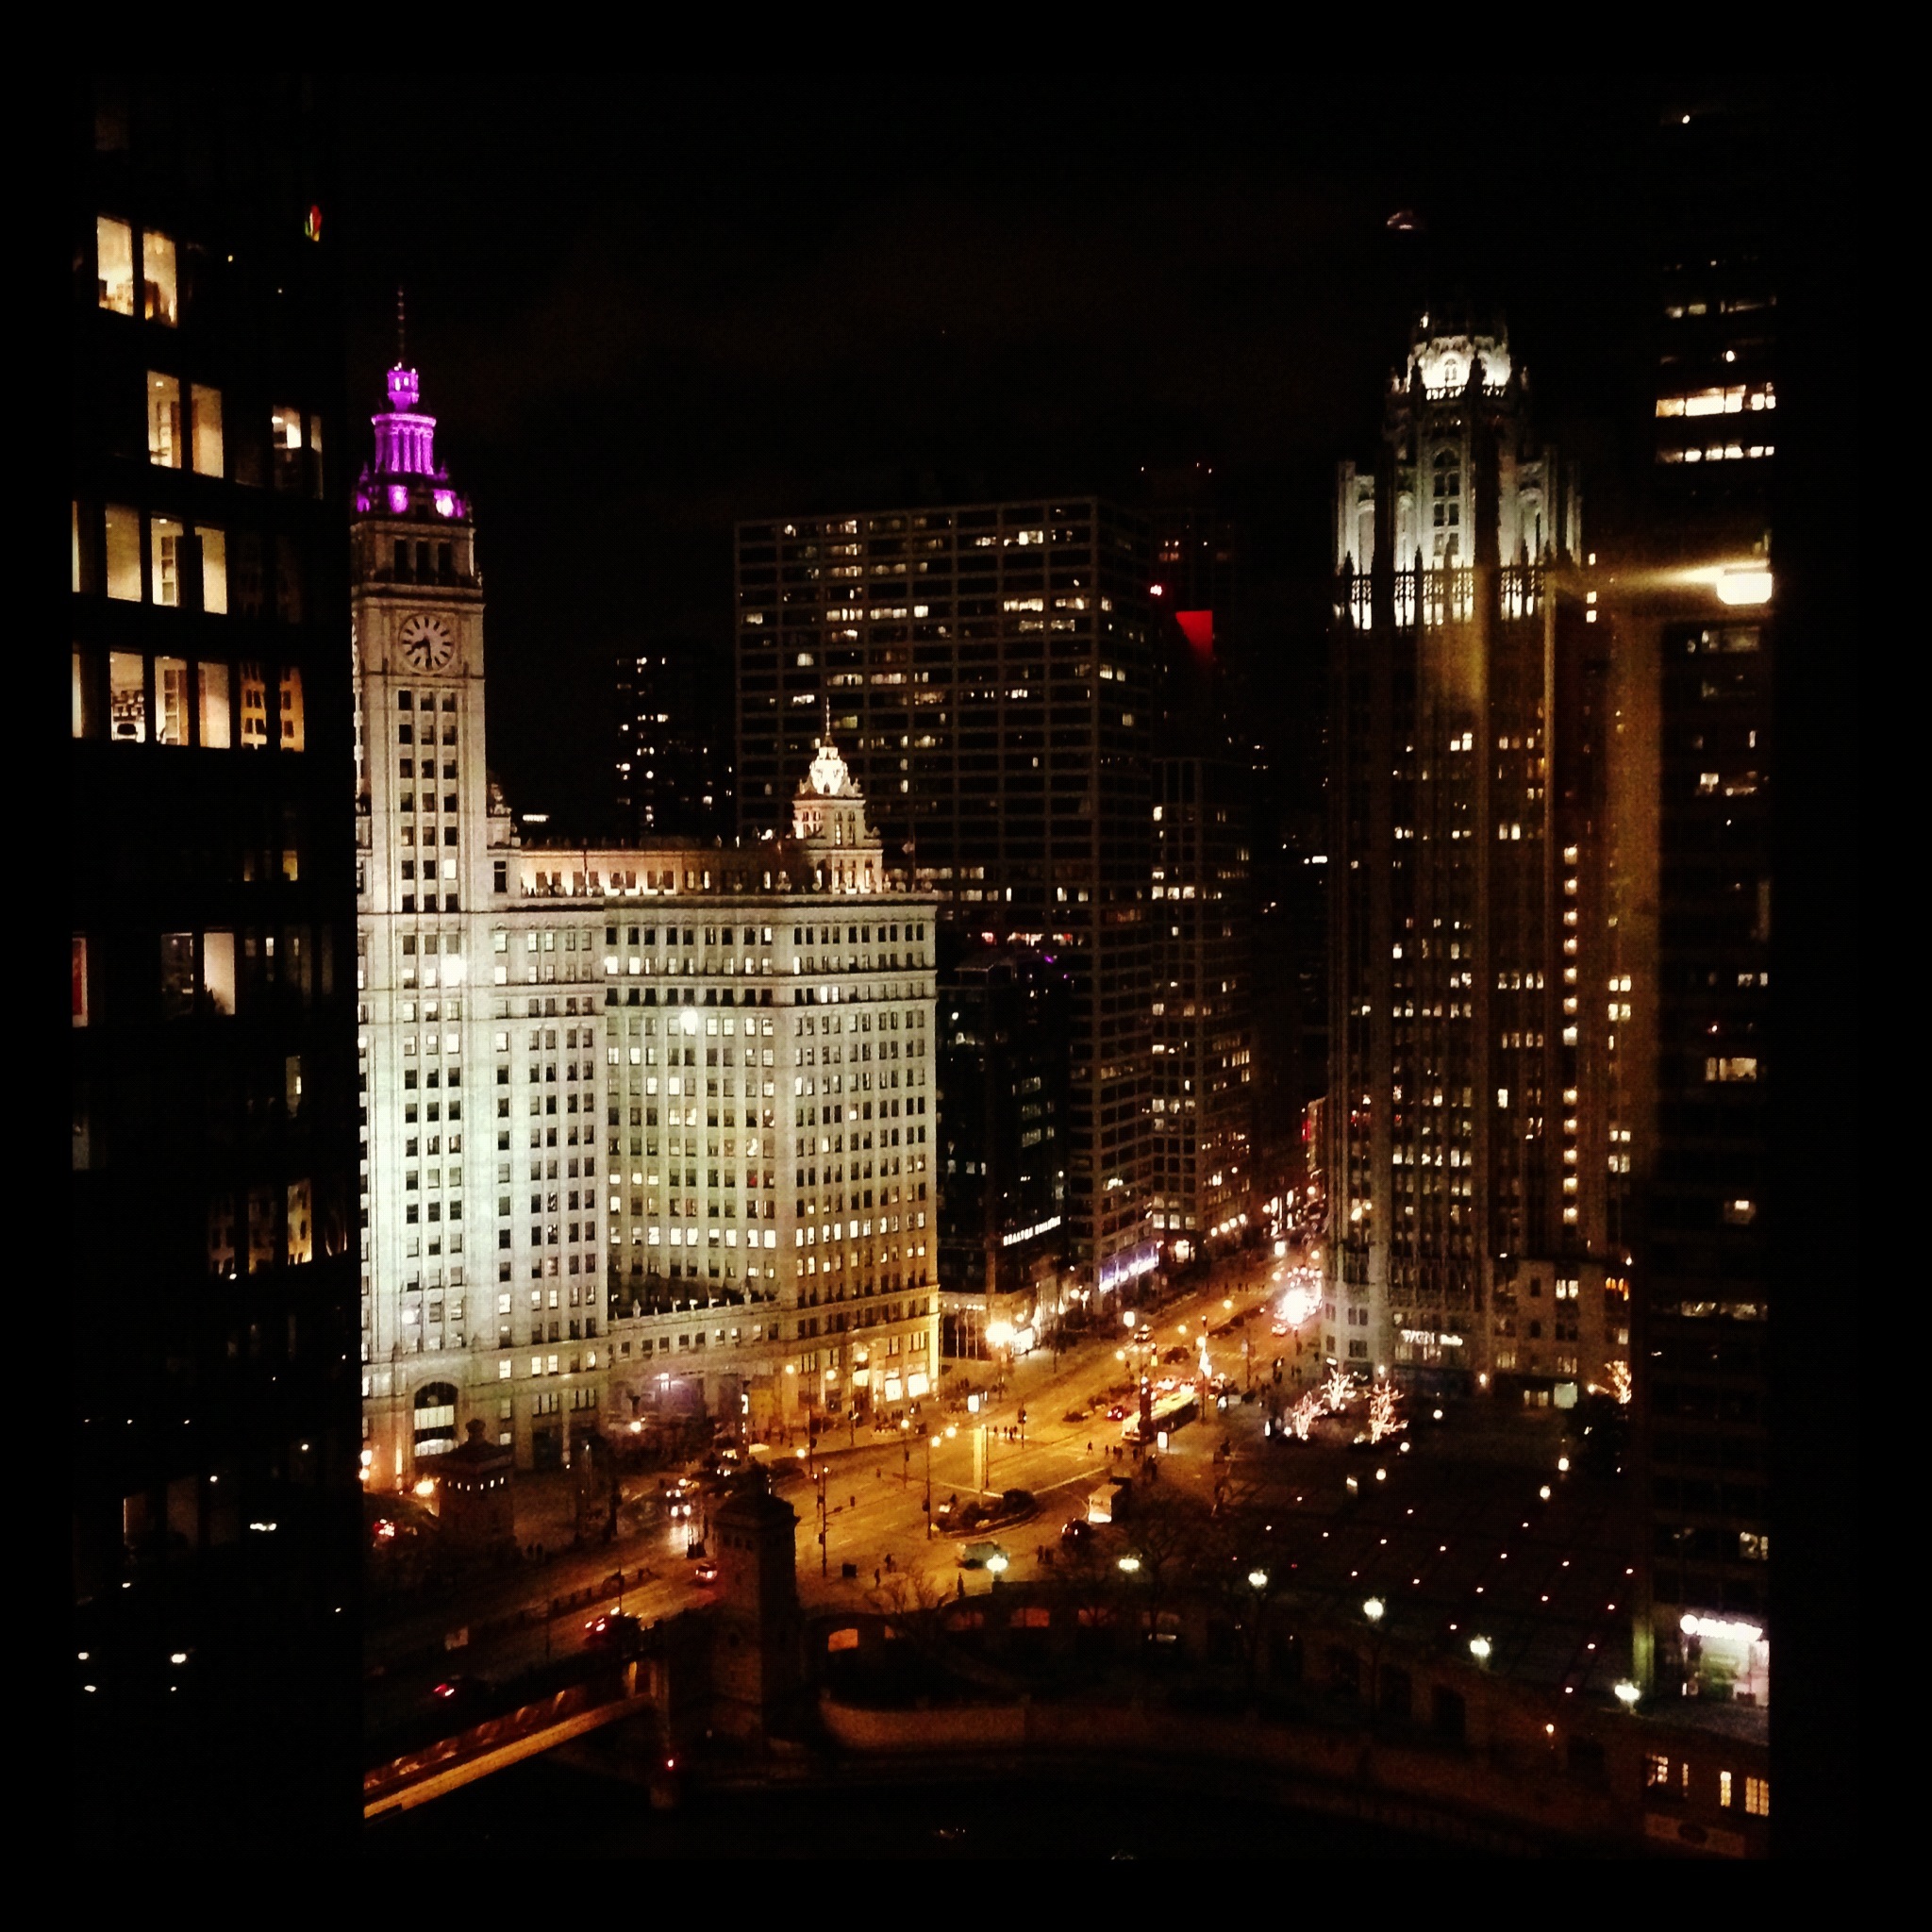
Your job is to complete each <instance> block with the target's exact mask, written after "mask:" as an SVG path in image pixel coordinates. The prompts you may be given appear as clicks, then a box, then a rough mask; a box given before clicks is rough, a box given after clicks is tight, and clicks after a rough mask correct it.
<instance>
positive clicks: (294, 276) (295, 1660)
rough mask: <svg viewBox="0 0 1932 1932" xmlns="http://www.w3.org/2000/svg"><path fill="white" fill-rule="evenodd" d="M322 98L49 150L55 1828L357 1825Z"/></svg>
mask: <svg viewBox="0 0 1932 1932" xmlns="http://www.w3.org/2000/svg"><path fill="white" fill-rule="evenodd" d="M330 136H331V125H330V119H329V116H328V114H327V113H326V112H325V111H324V110H323V108H321V107H320V106H319V105H318V103H317V100H316V98H315V96H314V94H313V92H312V91H311V89H310V88H309V87H308V85H306V84H304V83H302V82H299V81H296V80H292V79H290V80H269V79H264V80H262V81H260V82H259V83H258V87H257V89H256V91H255V92H252V93H249V94H246V95H245V96H244V94H243V93H242V92H240V91H238V90H220V91H218V90H215V89H212V88H203V87H200V86H197V85H192V84H190V83H186V82H183V81H181V80H180V79H179V78H178V77H176V76H165V77H156V78H153V79H150V80H145V81H142V82H141V83H139V84H138V85H133V86H129V87H122V86H117V85H114V84H111V83H101V84H97V85H91V86H84V87H83V88H81V89H80V90H78V98H77V99H76V100H75V104H74V124H73V126H72V129H71V142H72V146H73V149H74V152H73V153H72V155H71V162H72V174H71V176H70V179H71V182H72V198H71V200H70V204H69V220H70V225H71V228H72V241H73V247H74V269H75V278H74V291H73V301H74V313H73V317H72V327H73V340H74V344H75V360H74V390H73V415H72V429H71V435H70V448H69V461H70V482H71V493H72V497H73V521H74V563H73V591H72V599H71V611H70V626H71V631H72V637H73V671H74V714H73V745H72V767H71V769H72V780H73V805H72V823H73V834H72V837H73V851H72V854H71V856H70V859H69V870H70V874H71V877H72V880H73V902H74V909H73V952H74V962H73V964H74V974H73V977H74V1008H73V1035H72V1042H73V1044H72V1060H73V1083H74V1161H73V1194H72V1215H73V1236H72V1240H71V1249H72V1254H73V1257H74V1259H73V1264H72V1265H73V1268H74V1270H75V1282H74V1289H73V1294H72V1302H73V1307H74V1311H75V1312H74V1322H75V1335H74V1351H73V1361H74V1370H73V1378H74V1379H73V1402H74V1418H73V1435H72V1448H71V1452H70V1453H71V1468H72V1478H71V1480H72V1503H73V1530H74V1537H73V1548H74V1566H75V1567H74V1587H75V1624H76V1628H75V1638H76V1643H75V1649H76V1651H77V1654H78V1660H77V1663H76V1667H75V1668H76V1672H77V1681H76V1687H75V1689H76V1701H77V1704H78V1712H77V1719H78V1734H77V1743H76V1750H75V1763H76V1766H77V1768H78V1769H77V1777H76V1780H75V1805H76V1814H75V1815H76V1826H77V1829H78V1830H79V1832H80V1833H81V1836H82V1839H83V1840H84V1841H97V1842H99V1843H100V1844H101V1845H102V1846H103V1847H104V1848H107V1849H111V1850H113V1851H117V1852H121V1853H130V1854H131V1853H135V1852H138V1851H147V1850H150V1849H154V1848H165V1850H166V1851H167V1852H169V1853H173V1854H175V1855H183V1854H193V1853H197V1852H204V1853H205V1852H209V1851H213V1850H215V1849H216V1848H217V1847H219V1848H221V1849H222V1850H224V1851H228V1852H232V1851H234V1850H238V1849H240V1850H249V1851H267V1850H272V1849H275V1848H276V1847H289V1846H294V1845H299V1844H304V1843H308V1844H313V1843H314V1842H316V1841H317V1840H329V1839H331V1838H332V1837H333V1836H334V1835H335V1834H337V1833H338V1832H346V1831H347V1830H348V1829H349V1828H350V1827H351V1826H352V1824H353V1821H354V1819H355V1818H356V1816H357V1810H356V1786H355V1782H354V1779H353V1776H352V1775H351V1774H350V1773H351V1770H352V1767H353V1762H354V1753H355V1749H356V1742H357V1739H356V1721H355V1710H356V1703H355V1699H356V1686H357V1681H358V1678H357V1662H356V1657H355V1650H354V1645H355V1636H356V1618H355V1610H356V1565H357V1515H356V1512H357V1507H358V1503H357V1484H356V1442H357V1436H356V1383H355V1364H354V1359H353V1353H352V1349H353V1330H352V1328H351V1327H350V1325H349V1316H350V1312H351V1310H352V1309H353V1307H354V1305H355V1302H354V1298H355V1269H356V1259H355V1244H354V1236H353V1229H354V1224H355V1159H356V1140H355V1105H356V1103H355V1087H354V1081H355V1063H354V1059H353V1052H354V1046H353V1041H354V1008H353V1002H354V998H355V991H354V987H355V974H354V953H353V935H354V899H353V891H354V860H355V854H354V845H353V821H352V819H351V818H350V816H349V815H348V814H347V813H346V812H345V811H344V809H343V801H344V800H345V798H346V797H347V796H348V795H349V783H350V774H351V771H352V761H351V747H350V712H349V704H348V667H349V660H348V652H347V649H346V639H347V624H348V609H347V598H346V576H347V573H346V558H345V553H344V547H343V529H344V518H343V492H342V490H341V476H340V472H339V465H340V463H341V459H342V455H343V447H342V440H341V425H342V414H341V339H340V333H339V317H338V312H337V298H336V275H335V267H334V262H333V250H332V245H331V242H330V240H329V239H327V237H326V234H325V221H326V217H327V212H328V196H327V193H326V189H325V181H326V162H327V157H328V142H329V140H330Z"/></svg>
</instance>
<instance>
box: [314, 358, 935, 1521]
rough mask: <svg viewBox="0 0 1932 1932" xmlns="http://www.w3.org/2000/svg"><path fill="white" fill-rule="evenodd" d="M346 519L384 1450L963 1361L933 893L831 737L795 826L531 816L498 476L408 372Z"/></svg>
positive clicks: (365, 1373) (585, 1428)
mask: <svg viewBox="0 0 1932 1932" xmlns="http://www.w3.org/2000/svg"><path fill="white" fill-rule="evenodd" d="M389 402H390V408H388V409H387V410H385V411H383V412H381V413H379V414H378V415H376V416H375V418H374V419H373V420H374V425H375V460H374V462H373V463H372V464H371V465H370V467H369V468H368V469H367V470H366V471H365V472H364V473H363V476H362V479H361V482H360V485H359V487H358V494H357V506H356V508H357V514H356V520H355V525H354V534H353V545H354V617H355V691H356V706H357V758H358V771H357V799H356V809H357V814H358V880H357V885H358V909H359V920H358V1054H359V1063H358V1072H359V1074H360V1083H361V1104H362V1138H363V1145H362V1196H361V1257H362V1258H361V1271H362V1272H361V1346H362V1363H363V1369H362V1377H363V1379H362V1391H363V1437H364V1440H363V1450H364V1466H365V1471H366V1480H368V1481H369V1482H370V1483H371V1484H372V1485H374V1486H381V1487H393V1486H400V1485H404V1484H407V1483H408V1482H409V1481H411V1480H413V1479H414V1477H415V1476H416V1474H417V1473H418V1465H419V1463H421V1462H423V1461H424V1460H425V1459H427V1458H431V1457H435V1456H436V1455H439V1454H441V1453H443V1452H444V1451H446V1450H447V1449H450V1448H453V1447H454V1446H455V1445H456V1443H457V1442H458V1441H460V1440H461V1439H462V1436H463V1425H464V1424H466V1423H467V1422H468V1421H469V1420H470V1419H472V1418H473V1417H476V1418H481V1419H482V1420H483V1421H484V1422H485V1423H486V1424H488V1425H489V1427H490V1429H491V1432H492V1433H493V1434H494V1436H495V1437H496V1440H497V1441H500V1442H502V1443H505V1444H507V1445H508V1446H511V1447H513V1448H514V1450H515V1453H516V1457H517V1462H518V1466H519V1467H522V1468H533V1467H534V1468H542V1467H551V1466H556V1465H558V1464H560V1463H562V1462H563V1461H565V1460H566V1459H567V1458H568V1457H569V1456H570V1455H571V1453H572V1448H573V1445H574V1444H575V1443H576V1442H579V1441H582V1440H583V1439H584V1437H585V1436H586V1435H588V1434H589V1433H591V1432H592V1431H595V1430H598V1429H600V1428H603V1429H608V1428H613V1427H625V1426H628V1424H630V1423H631V1422H633V1421H637V1420H640V1419H641V1418H642V1417H643V1416H645V1415H646V1414H649V1413H651V1412H654V1411H672V1412H677V1411H685V1410H689V1409H691V1408H693V1407H699V1406H702V1407H704V1408H705V1409H706V1410H708V1412H709V1413H710V1414H712V1415H714V1416H716V1417H719V1418H720V1419H721V1420H723V1421H724V1422H726V1423H728V1424H741V1425H742V1426H744V1427H745V1428H746V1429H748V1430H749V1431H751V1432H753V1433H757V1432H759V1431H762V1430H764V1429H766V1428H768V1427H771V1426H773V1425H774V1424H781V1423H782V1424H797V1423H799V1422H802V1421H803V1420H805V1418H806V1417H807V1416H808V1415H809V1414H811V1413H814V1412H817V1413H820V1414H831V1415H840V1416H845V1415H850V1416H853V1417H866V1416H875V1415H878V1414H891V1413H894V1412H899V1411H903V1410H904V1409H906V1408H908V1407H910V1406H911V1405H913V1404H916V1403H918V1402H920V1401H922V1400H924V1399H925V1398H927V1397H928V1396H929V1395H930V1394H931V1393H932V1392H933V1382H934V1380H935V1378H936V1376H937V1374H938V1369H937V1359H936V1358H937V1356H938V1351H939V1343H938V1326H939V1321H938V1313H937V1301H936V1288H935V1281H936V1261H937V1252H938V1229H937V1207H938V1202H937V1197H936V1189H935V1186H934V1178H933V1174H932V1153H933V1149H934V1147H935V1144H936V1142H937V1139H938V1136H937V1131H936V1129H937V1121H936V1117H935V1114H934V1108H935V1105H936V1097H937V1096H936V1090H935V1089H934V1086H933V1082H932V1052H933V1048H932V1041H933V976H932V975H933V940H932V932H933V924H932V922H933V914H934V901H933V900H932V899H931V897H930V896H922V895H918V894H915V893H912V892H910V891H907V890H905V888H904V885H903V883H902V882H901V881H900V880H899V879H898V878H897V877H896V876H895V875H894V874H891V873H889V872H888V870H887V868H886V865H885V860H884V854H883V851H882V849H881V846H880V843H879V841H878V839H877V837H876V836H875V835H874V832H873V831H872V829H871V827H870V825H869V824H868V822H867V817H866V810H865V803H864V800H863V798H862V796H861V795H860V793H859V791H858V787H857V786H856V785H855V784H854V783H853V781H852V779H851V777H850V774H849V773H848V772H847V769H846V767H845V765H844V762H843V760H842V759H841V757H840V756H839V754H838V752H837V751H836V750H835V749H834V748H833V746H832V745H831V744H830V742H829V741H826V742H824V743H823V744H822V745H821V746H820V748H819V751H818V755H817V757H816V758H814V759H813V761H812V764H811V768H810V771H809V772H808V774H805V775H804V776H803V777H802V778H801V780H800V783H799V787H798V793H797V797H796V800H795V802H794V808H793V824H792V831H791V837H789V838H774V837H769V836H768V837H766V838H764V839H761V840H759V841H756V842H755V843H751V844H745V845H738V846H729V847H726V846H722V845H719V844H717V843H708V844H697V843H693V842H690V841H675V840H665V841H651V842H650V843H648V844H646V845H641V846H638V847H625V848H615V847H613V848H610V849H604V850H599V849H587V848H585V847H582V846H575V847H571V848H567V849H565V848H552V847H535V846H530V845H525V844H524V843H522V842H521V841H520V840H519V838H518V836H517V832H516V830H515V823H514V820H513V819H512V817H511V814H510V812H509V809H508V806H507V805H506V803H505V802H504V800H503V799H502V797H501V795H500V794H499V793H498V791H496V789H495V788H494V787H493V786H492V784H491V780H490V776H489V768H488V762H487V742H486V721H485V682H484V679H485V663H484V643H483V596H482V589H481V583H480V579H479V577H478V575H477V573H476V569H475V532H474V525H473V524H472V521H471V517H470V508H469V505H468V503H467V502H466V501H465V499H464V498H463V497H461V496H460V495H459V494H458V492H457V491H455V490H454V488H453V487H452V486H451V483H450V480H449V477H448V475H447V472H446V471H444V470H442V469H440V468H439V467H438V466H437V463H436V459H435V453H434V432H435V419H434V418H432V417H430V416H427V415H425V414H424V413H422V411H421V410H420V408H419V407H418V404H419V391H418V384H417V377H416V375H415V372H414V371H411V370H407V369H403V368H400V367H399V368H397V369H394V370H391V372H390V375H389Z"/></svg>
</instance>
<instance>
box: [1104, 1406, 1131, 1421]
mask: <svg viewBox="0 0 1932 1932" xmlns="http://www.w3.org/2000/svg"><path fill="white" fill-rule="evenodd" d="M1107 1419H1108V1422H1110V1423H1124V1422H1125V1421H1126V1419H1127V1412H1126V1410H1125V1409H1124V1408H1123V1407H1121V1405H1120V1404H1119V1403H1118V1402H1116V1403H1112V1404H1110V1405H1109V1406H1108V1411H1107Z"/></svg>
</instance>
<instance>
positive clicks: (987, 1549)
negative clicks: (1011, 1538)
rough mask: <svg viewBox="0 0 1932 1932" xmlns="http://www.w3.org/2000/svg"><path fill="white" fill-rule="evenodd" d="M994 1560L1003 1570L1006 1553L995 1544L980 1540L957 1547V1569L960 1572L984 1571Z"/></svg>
mask: <svg viewBox="0 0 1932 1932" xmlns="http://www.w3.org/2000/svg"><path fill="white" fill-rule="evenodd" d="M995 1560H997V1561H998V1563H999V1565H1000V1566H1001V1568H1003V1569H1004V1568H1005V1566H1006V1561H1007V1553H1006V1551H1005V1550H1004V1549H1003V1548H1001V1546H1000V1545H999V1544H998V1543H996V1542H991V1541H986V1540H984V1539H982V1540H981V1541H978V1542H972V1543H961V1544H960V1545H959V1567H960V1569H962V1570H984V1569H985V1568H987V1566H988V1565H989V1564H991V1563H992V1562H994V1561H995Z"/></svg>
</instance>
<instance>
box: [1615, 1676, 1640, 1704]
mask: <svg viewBox="0 0 1932 1932" xmlns="http://www.w3.org/2000/svg"><path fill="white" fill-rule="evenodd" d="M1642 1695H1643V1692H1642V1691H1640V1690H1639V1689H1638V1688H1637V1686H1636V1685H1635V1684H1633V1683H1632V1682H1631V1681H1630V1680H1629V1678H1628V1677H1625V1678H1624V1680H1623V1682H1622V1683H1620V1684H1619V1685H1617V1687H1616V1698H1617V1702H1618V1703H1619V1704H1621V1705H1622V1706H1623V1707H1624V1709H1625V1710H1635V1709H1636V1708H1637V1700H1638V1699H1639V1698H1640V1697H1641V1696H1642Z"/></svg>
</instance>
